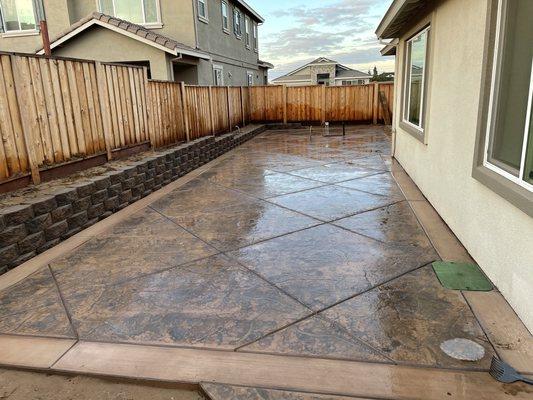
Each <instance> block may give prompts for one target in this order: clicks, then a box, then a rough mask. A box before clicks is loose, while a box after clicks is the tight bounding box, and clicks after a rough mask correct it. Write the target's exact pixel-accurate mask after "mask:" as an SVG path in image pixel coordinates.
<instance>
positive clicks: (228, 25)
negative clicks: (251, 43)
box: [220, 0, 230, 33]
mask: <svg viewBox="0 0 533 400" xmlns="http://www.w3.org/2000/svg"><path fill="white" fill-rule="evenodd" d="M224 6H226V22H227V26H224ZM220 14H221V15H222V30H223V31H224V33H229V27H230V19H229V4H228V2H227V1H225V0H222V2H221V3H220Z"/></svg>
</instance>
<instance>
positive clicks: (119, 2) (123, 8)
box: [100, 0, 159, 24]
mask: <svg viewBox="0 0 533 400" xmlns="http://www.w3.org/2000/svg"><path fill="white" fill-rule="evenodd" d="M158 1H159V0H100V12H102V13H104V14H108V15H112V16H114V17H117V18H120V19H124V20H126V21H129V22H133V23H134V24H153V23H157V22H159V16H158V13H157V6H158V4H157V2H158Z"/></svg>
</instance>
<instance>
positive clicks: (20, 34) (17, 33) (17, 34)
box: [0, 30, 40, 38]
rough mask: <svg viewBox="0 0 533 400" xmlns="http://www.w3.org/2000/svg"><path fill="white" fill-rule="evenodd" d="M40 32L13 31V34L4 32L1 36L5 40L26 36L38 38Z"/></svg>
mask: <svg viewBox="0 0 533 400" xmlns="http://www.w3.org/2000/svg"><path fill="white" fill-rule="evenodd" d="M39 34H40V32H39V31H38V30H31V31H12V32H4V33H2V34H1V35H0V36H1V37H5V38H10V37H24V36H37V35H39Z"/></svg>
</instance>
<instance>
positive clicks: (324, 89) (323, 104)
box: [322, 85, 326, 124]
mask: <svg viewBox="0 0 533 400" xmlns="http://www.w3.org/2000/svg"><path fill="white" fill-rule="evenodd" d="M325 123H326V85H322V124H325Z"/></svg>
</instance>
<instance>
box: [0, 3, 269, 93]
mask: <svg viewBox="0 0 533 400" xmlns="http://www.w3.org/2000/svg"><path fill="white" fill-rule="evenodd" d="M0 13H1V15H0V21H1V22H0V50H1V51H16V52H25V53H33V52H36V51H38V52H39V53H40V54H42V53H43V50H42V40H41V37H40V33H39V20H40V19H43V18H45V19H46V21H47V24H48V29H49V34H50V39H51V48H52V55H55V56H63V57H74V58H83V59H95V60H99V61H107V62H118V63H128V64H135V65H145V66H147V67H149V74H150V77H151V78H153V79H161V80H171V81H184V82H186V83H189V84H197V85H259V84H260V85H262V84H264V83H265V81H266V79H267V76H268V69H269V68H272V67H273V66H272V65H271V64H269V63H266V62H263V61H260V60H259V40H258V26H259V25H260V24H261V23H263V21H264V20H263V18H262V17H261V16H260V15H259V14H258V13H257V12H256V11H254V10H253V9H252V8H251V7H250V6H249V5H248V4H247V3H246V2H245V1H242V0H231V1H230V0H16V1H15V0H0Z"/></svg>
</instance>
